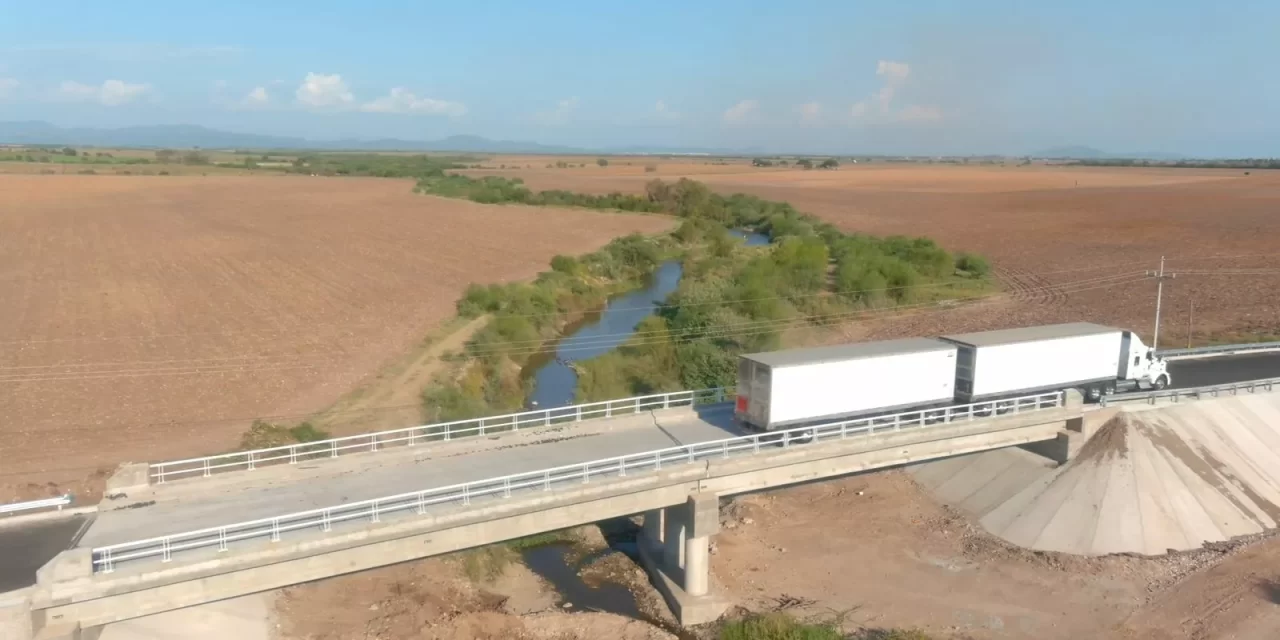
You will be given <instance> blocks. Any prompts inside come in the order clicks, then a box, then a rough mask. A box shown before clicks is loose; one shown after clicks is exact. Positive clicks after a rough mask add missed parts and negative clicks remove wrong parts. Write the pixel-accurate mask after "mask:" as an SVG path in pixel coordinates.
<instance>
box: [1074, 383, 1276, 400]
mask: <svg viewBox="0 0 1280 640" xmlns="http://www.w3.org/2000/svg"><path fill="white" fill-rule="evenodd" d="M1277 387H1280V378H1267V379H1265V380H1249V381H1247V382H1235V383H1232V384H1215V385H1210V386H1207V387H1192V388H1188V389H1163V390H1161V391H1134V392H1132V393H1117V394H1115V395H1111V396H1102V398H1100V399H1099V400H1098V403H1099V404H1101V405H1102V406H1104V407H1105V406H1107V405H1111V404H1120V403H1125V402H1146V403H1147V404H1156V403H1157V402H1159V401H1160V400H1168V401H1170V402H1180V401H1182V399H1183V398H1187V399H1192V400H1202V399H1204V398H1217V397H1221V396H1224V395H1231V396H1235V395H1240V393H1241V392H1244V393H1271V392H1272V391H1275V390H1277Z"/></svg>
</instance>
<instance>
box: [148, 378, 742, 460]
mask: <svg viewBox="0 0 1280 640" xmlns="http://www.w3.org/2000/svg"><path fill="white" fill-rule="evenodd" d="M732 397H733V388H732V387H722V388H716V389H701V390H698V391H675V392H672V393H658V394H653V395H647V396H638V397H634V398H622V399H619V400H606V401H604V402H591V403H587V404H578V405H570V406H565V407H554V408H549V409H538V410H535V411H524V412H521V413H509V414H506V415H500V416H486V417H483V418H473V419H470V420H456V421H453V422H442V423H439V424H428V425H420V426H416V427H405V428H402V429H393V430H390V431H378V432H375V433H362V434H359V435H354V436H345V437H341V438H330V439H327V440H316V441H314V442H304V443H299V444H290V445H283V446H279V447H271V448H267V449H254V450H252V451H237V452H234V453H223V454H219V455H213V456H205V457H202V458H188V459H186V460H170V461H167V462H153V463H151V464H150V474H151V478H152V479H153V480H154V481H155V482H157V483H164V482H165V481H166V480H170V479H180V478H188V477H193V476H203V477H206V478H207V477H209V476H211V475H213V474H215V473H222V472H226V471H235V470H252V469H256V468H257V467H261V466H266V465H273V464H296V463H298V462H305V461H307V460H315V459H319V458H337V457H338V456H339V455H341V454H343V453H362V452H363V453H367V452H372V451H381V450H383V449H386V448H389V447H397V446H409V447H412V446H414V445H417V444H419V443H425V442H434V441H445V440H455V439H458V438H466V437H471V436H487V435H492V434H495V433H501V432H504V431H518V430H519V429H521V428H528V427H546V426H551V425H556V424H566V423H572V422H581V421H583V420H591V419H595V418H609V417H615V416H623V415H629V414H634V413H641V412H644V411H656V410H659V409H671V408H675V407H691V406H698V405H706V404H716V403H720V402H725V401H726V400H728V399H730V398H732Z"/></svg>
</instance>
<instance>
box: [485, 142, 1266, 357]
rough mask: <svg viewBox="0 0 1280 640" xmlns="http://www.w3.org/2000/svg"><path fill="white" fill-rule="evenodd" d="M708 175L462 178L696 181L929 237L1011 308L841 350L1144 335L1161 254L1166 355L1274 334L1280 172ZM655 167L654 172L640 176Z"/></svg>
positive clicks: (689, 169) (709, 171)
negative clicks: (1001, 288)
mask: <svg viewBox="0 0 1280 640" xmlns="http://www.w3.org/2000/svg"><path fill="white" fill-rule="evenodd" d="M503 160H504V159H503V158H492V159H490V160H489V161H488V162H486V165H485V166H490V165H492V166H498V165H499V164H500V163H502V162H503ZM506 160H508V161H510V162H511V163H512V164H514V158H507V159H506ZM706 162H707V161H705V160H691V159H676V160H671V161H669V162H668V161H658V160H654V159H650V160H646V159H643V158H630V157H621V158H611V159H610V164H609V166H607V167H599V166H596V165H594V164H592V163H590V162H588V163H587V166H586V167H574V168H569V169H555V168H553V169H547V168H545V164H544V165H539V164H537V163H536V162H535V163H532V164H533V166H534V167H537V168H534V169H524V168H521V169H508V170H506V171H503V170H468V171H465V172H464V173H467V174H469V175H504V176H508V177H520V178H523V179H524V180H525V182H526V183H527V184H528V185H529V187H530V188H532V189H535V190H538V189H567V190H573V191H584V192H592V193H608V192H611V191H621V192H629V193H640V192H643V189H644V184H645V183H646V182H648V181H649V180H652V179H653V178H655V177H657V178H662V179H665V180H671V179H676V178H679V177H690V178H693V179H696V180H700V181H702V182H704V183H706V184H707V185H709V186H711V187H712V188H714V189H715V190H717V191H720V192H722V193H733V192H744V193H749V194H753V195H756V196H760V197H763V198H768V199H771V200H783V201H787V202H790V203H791V204H793V205H794V206H795V207H796V208H797V209H799V210H800V211H804V212H807V213H812V214H815V215H817V216H819V217H822V218H824V219H826V220H828V221H830V222H832V223H834V224H836V225H838V226H839V227H841V228H843V229H845V230H847V231H862V232H866V233H872V234H882V235H883V234H907V235H924V236H928V237H931V238H933V239H935V240H937V241H938V242H939V243H941V244H942V245H943V246H945V247H946V248H948V249H951V250H968V251H975V252H978V253H981V254H984V255H986V256H988V257H989V258H991V260H992V262H993V264H994V266H995V274H996V276H997V277H998V278H999V279H1000V280H1001V281H1002V282H1003V284H1004V285H1005V287H1006V289H1007V290H1008V291H1009V292H1010V293H1011V294H1012V297H1013V300H1009V301H1006V302H1004V303H999V304H998V305H991V306H987V307H984V308H979V309H974V310H965V311H960V312H947V313H936V312H928V313H921V314H918V315H914V316H910V317H905V318H904V317H895V318H894V320H893V321H892V322H886V323H883V326H874V325H872V326H868V325H865V324H863V325H860V326H859V327H856V328H850V329H849V331H847V332H846V334H845V335H844V336H843V337H860V338H862V337H887V336H889V335H928V334H930V333H938V332H950V331H968V330H977V329H984V328H1000V327H1002V326H1016V325H1026V324H1033V323H1042V322H1059V321H1072V320H1082V319H1088V320H1093V321H1098V322H1104V323H1112V324H1119V325H1123V326H1126V327H1130V328H1133V329H1137V330H1139V331H1141V332H1142V333H1143V334H1144V335H1146V336H1148V337H1149V336H1150V333H1151V330H1152V322H1153V319H1154V315H1155V283H1154V282H1153V281H1151V280H1146V279H1142V278H1141V276H1142V274H1143V272H1144V271H1145V270H1151V269H1156V268H1158V266H1159V262H1160V258H1161V256H1166V257H1167V258H1168V262H1167V268H1168V269H1169V270H1170V271H1172V272H1179V275H1178V277H1177V279H1175V280H1171V281H1166V287H1165V296H1164V307H1163V311H1164V314H1165V316H1164V318H1165V324H1164V326H1163V327H1162V331H1161V335H1162V341H1161V342H1162V344H1164V345H1166V346H1169V345H1170V344H1183V345H1185V343H1186V340H1187V334H1188V331H1187V325H1188V320H1189V319H1190V320H1191V323H1192V333H1193V334H1194V336H1193V337H1194V338H1195V339H1196V340H1202V339H1204V338H1206V337H1209V336H1213V337H1218V338H1223V337H1225V338H1229V339H1243V338H1245V337H1248V336H1250V335H1252V336H1267V335H1273V334H1275V333H1276V330H1277V327H1280V254H1278V253H1277V252H1276V245H1275V242H1276V238H1277V237H1280V236H1278V235H1277V234H1280V215H1278V213H1280V172H1272V171H1252V172H1250V174H1249V175H1246V173H1245V172H1244V171H1241V170H1198V169H1169V168H1159V169H1156V168H1150V169H1147V168H1109V167H1108V168H1102V167H1097V168H1095V167H1069V166H1052V165H1048V166H1046V165H1034V166H1027V167H1016V166H1007V167H999V166H972V167H964V166H938V165H902V164H873V165H865V164H864V165H844V166H842V167H841V168H840V169H838V170H835V171H820V170H810V171H805V170H794V169H791V170H788V169H777V168H768V169H764V168H752V167H751V166H749V165H748V164H747V163H746V162H745V161H742V162H738V163H736V164H728V165H724V164H719V165H717V164H706ZM624 163H631V164H624ZM646 163H648V164H653V165H654V166H655V170H654V171H645V168H644V166H643V165H645V164H646ZM508 166H511V165H510V164H508ZM521 166H523V165H521ZM1197 272H1212V273H1197Z"/></svg>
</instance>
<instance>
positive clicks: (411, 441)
mask: <svg viewBox="0 0 1280 640" xmlns="http://www.w3.org/2000/svg"><path fill="white" fill-rule="evenodd" d="M417 432H418V431H417V429H410V430H409V446H410V447H412V446H413V445H415V444H417V442H415V440H416V439H417V436H416V435H415V434H416V433H417Z"/></svg>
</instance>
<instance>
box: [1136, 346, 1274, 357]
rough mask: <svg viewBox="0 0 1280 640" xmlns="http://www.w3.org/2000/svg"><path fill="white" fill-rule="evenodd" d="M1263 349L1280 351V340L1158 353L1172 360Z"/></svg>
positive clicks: (1162, 350)
mask: <svg viewBox="0 0 1280 640" xmlns="http://www.w3.org/2000/svg"><path fill="white" fill-rule="evenodd" d="M1262 351H1280V342H1254V343H1250V344H1219V345H1214V346H1211V347H1192V348H1190V349H1160V350H1158V351H1157V353H1159V354H1160V356H1161V357H1164V358H1168V359H1170V360H1178V359H1180V358H1202V357H1206V356H1230V355H1235V354H1237V353H1250V352H1262Z"/></svg>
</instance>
